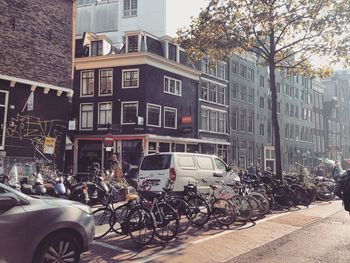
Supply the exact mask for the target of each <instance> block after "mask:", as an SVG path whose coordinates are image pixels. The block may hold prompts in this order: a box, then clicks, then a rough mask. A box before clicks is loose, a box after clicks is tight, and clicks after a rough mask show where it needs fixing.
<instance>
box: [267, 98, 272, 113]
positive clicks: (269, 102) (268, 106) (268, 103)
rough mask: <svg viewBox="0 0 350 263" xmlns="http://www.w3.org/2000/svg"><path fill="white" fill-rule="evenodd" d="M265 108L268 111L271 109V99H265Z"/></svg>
mask: <svg viewBox="0 0 350 263" xmlns="http://www.w3.org/2000/svg"><path fill="white" fill-rule="evenodd" d="M267 108H268V109H269V110H271V109H272V101H271V99H267Z"/></svg>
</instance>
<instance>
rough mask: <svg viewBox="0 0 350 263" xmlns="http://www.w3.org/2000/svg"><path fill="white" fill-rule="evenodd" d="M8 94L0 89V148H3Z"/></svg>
mask: <svg viewBox="0 0 350 263" xmlns="http://www.w3.org/2000/svg"><path fill="white" fill-rule="evenodd" d="M8 94H9V92H8V91H2V90H0V149H4V148H5V137H6V125H7V109H8V97H9V96H8Z"/></svg>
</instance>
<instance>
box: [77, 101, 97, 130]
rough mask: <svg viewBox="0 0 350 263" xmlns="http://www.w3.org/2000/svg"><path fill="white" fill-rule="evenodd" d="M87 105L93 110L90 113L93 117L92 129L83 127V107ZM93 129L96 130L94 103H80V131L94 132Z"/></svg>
mask: <svg viewBox="0 0 350 263" xmlns="http://www.w3.org/2000/svg"><path fill="white" fill-rule="evenodd" d="M86 105H90V106H92V110H91V111H90V112H91V116H92V121H91V123H92V125H91V128H90V127H88V128H83V127H82V107H83V106H86ZM93 129H94V103H80V105H79V130H80V131H92V130H93Z"/></svg>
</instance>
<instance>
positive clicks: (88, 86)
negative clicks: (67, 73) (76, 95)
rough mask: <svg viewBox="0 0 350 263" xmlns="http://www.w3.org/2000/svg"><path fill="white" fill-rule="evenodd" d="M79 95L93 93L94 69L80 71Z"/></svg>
mask: <svg viewBox="0 0 350 263" xmlns="http://www.w3.org/2000/svg"><path fill="white" fill-rule="evenodd" d="M80 87H81V89H80V96H93V95H94V71H93V70H87V71H82V72H81V85H80Z"/></svg>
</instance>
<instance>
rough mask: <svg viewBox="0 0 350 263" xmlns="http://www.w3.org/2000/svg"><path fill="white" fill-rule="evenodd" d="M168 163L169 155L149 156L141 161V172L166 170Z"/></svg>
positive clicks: (169, 160) (168, 166)
mask: <svg viewBox="0 0 350 263" xmlns="http://www.w3.org/2000/svg"><path fill="white" fill-rule="evenodd" d="M170 162H171V154H159V155H149V156H146V157H145V158H144V159H143V162H142V165H141V170H166V169H169V168H170Z"/></svg>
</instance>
